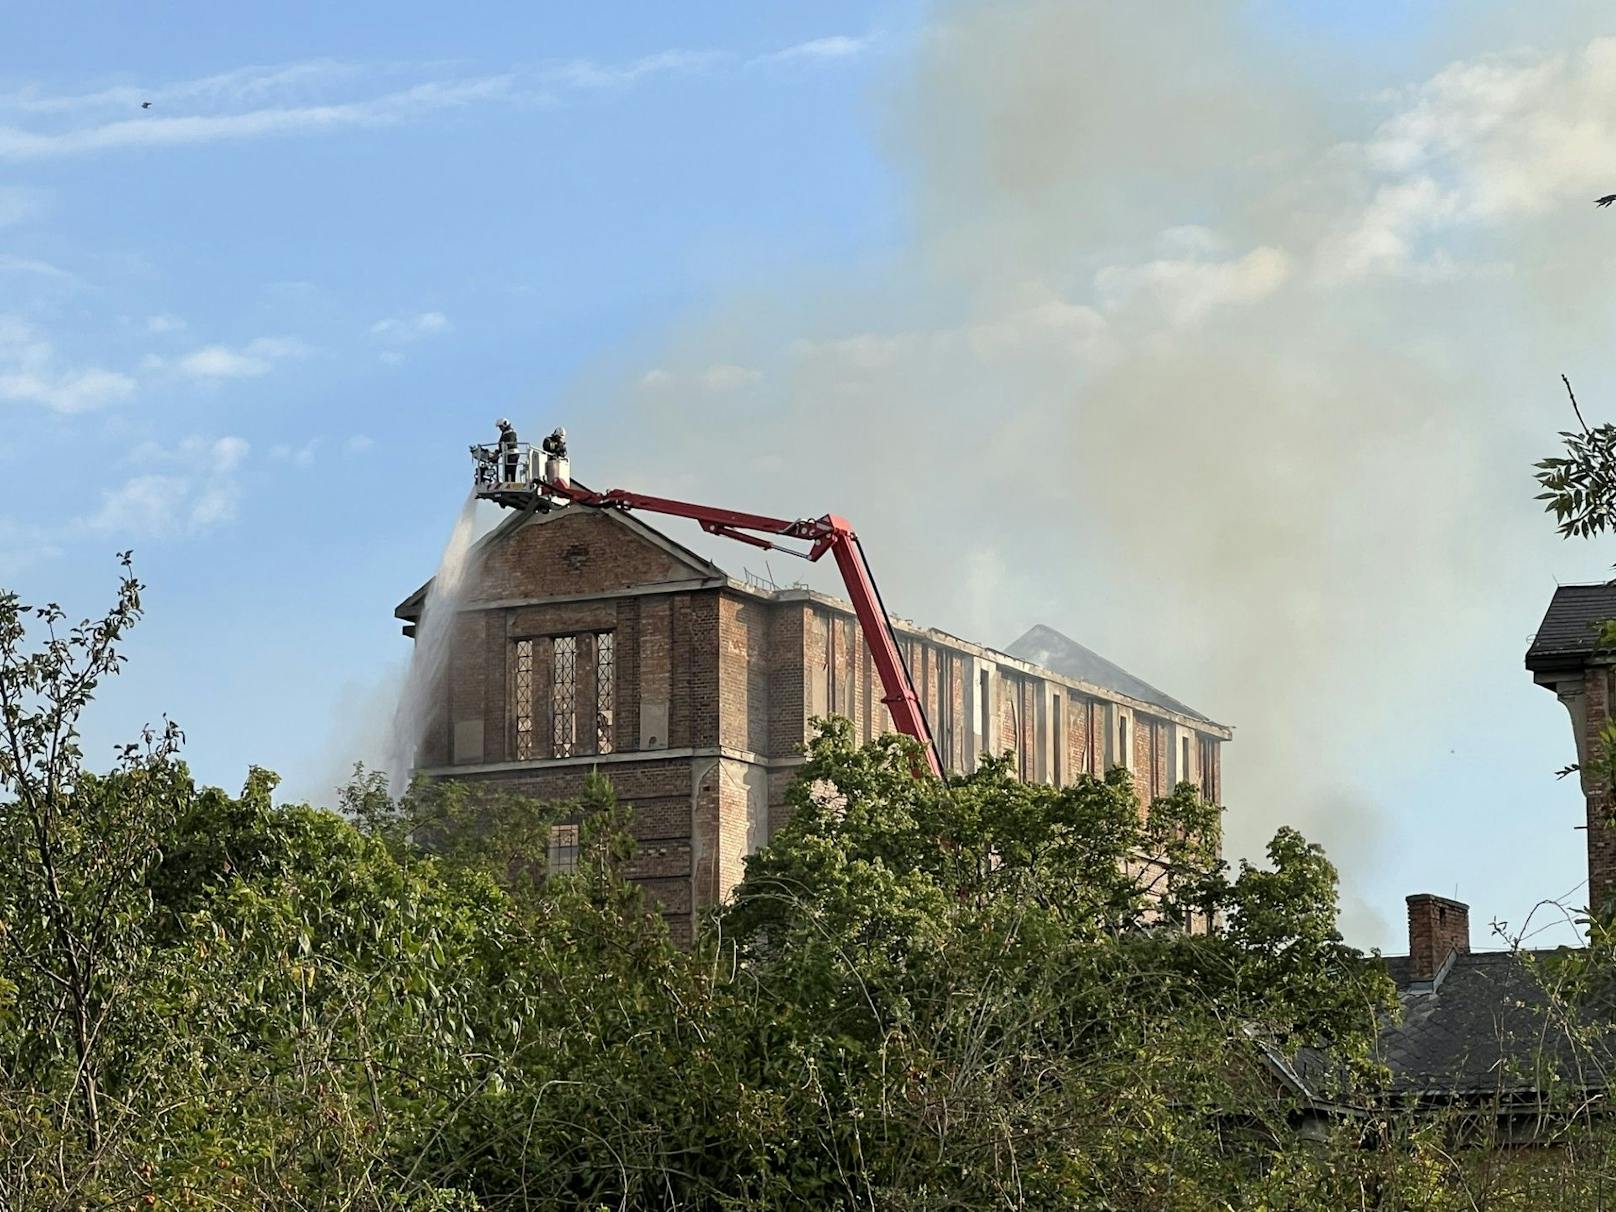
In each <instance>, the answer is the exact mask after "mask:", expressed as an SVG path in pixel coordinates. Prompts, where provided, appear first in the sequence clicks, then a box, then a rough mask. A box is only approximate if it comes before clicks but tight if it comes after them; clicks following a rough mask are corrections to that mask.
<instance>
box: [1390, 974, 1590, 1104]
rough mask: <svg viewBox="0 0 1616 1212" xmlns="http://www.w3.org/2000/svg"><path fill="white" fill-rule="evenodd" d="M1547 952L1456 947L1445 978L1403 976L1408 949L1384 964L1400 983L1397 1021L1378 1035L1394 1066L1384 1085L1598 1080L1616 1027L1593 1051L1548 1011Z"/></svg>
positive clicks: (1513, 1089)
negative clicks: (1576, 1040) (1466, 951)
mask: <svg viewBox="0 0 1616 1212" xmlns="http://www.w3.org/2000/svg"><path fill="white" fill-rule="evenodd" d="M1555 954H1556V952H1552V951H1527V952H1522V953H1520V954H1518V955H1517V954H1515V953H1513V952H1507V951H1503V952H1480V953H1475V954H1470V955H1455V956H1454V957H1453V960H1452V963H1451V964H1450V965H1449V966H1448V968H1447V971H1446V972H1445V973H1444V974H1443V975H1442V978H1441V980H1439V981H1437V982H1435V987H1434V988H1432V983H1431V982H1426V983H1425V984H1424V985H1421V984H1418V983H1416V982H1414V981H1412V980H1410V978H1409V961H1408V957H1406V956H1395V957H1390V958H1388V959H1387V961H1386V969H1387V972H1388V974H1389V975H1390V976H1391V978H1392V979H1393V980H1394V981H1395V982H1396V983H1397V994H1398V1000H1399V1001H1400V1002H1402V1005H1403V1016H1402V1021H1401V1022H1398V1023H1395V1024H1388V1025H1387V1026H1386V1027H1385V1028H1384V1029H1383V1030H1382V1031H1381V1032H1380V1036H1379V1039H1378V1040H1377V1042H1376V1048H1377V1051H1378V1053H1379V1056H1380V1059H1381V1060H1382V1061H1383V1062H1384V1063H1385V1064H1386V1066H1387V1068H1389V1069H1390V1070H1391V1074H1392V1077H1391V1084H1390V1088H1389V1089H1388V1091H1387V1092H1388V1093H1390V1094H1393V1095H1420V1096H1425V1097H1463V1096H1467V1095H1468V1096H1473V1095H1493V1094H1506V1095H1507V1094H1517V1095H1519V1094H1530V1093H1533V1092H1535V1091H1538V1090H1541V1089H1543V1088H1544V1087H1545V1086H1546V1085H1547V1084H1548V1083H1550V1082H1552V1081H1570V1082H1572V1084H1574V1085H1576V1086H1578V1087H1581V1088H1595V1089H1603V1088H1604V1087H1605V1086H1606V1084H1607V1081H1608V1076H1609V1064H1610V1062H1611V1060H1612V1059H1616V1051H1613V1050H1612V1048H1611V1046H1610V1045H1612V1044H1616V1035H1612V1036H1609V1037H1607V1038H1606V1039H1605V1040H1604V1041H1603V1042H1602V1044H1601V1045H1600V1046H1599V1048H1598V1049H1597V1054H1596V1055H1590V1054H1589V1052H1588V1051H1587V1050H1586V1049H1581V1048H1578V1047H1576V1046H1574V1045H1573V1043H1572V1040H1571V1039H1570V1037H1569V1036H1568V1034H1567V1033H1566V1031H1565V1030H1564V1028H1563V1027H1561V1026H1560V1025H1559V1022H1558V1020H1557V1018H1556V1016H1555V1015H1554V1013H1553V1009H1552V1005H1551V997H1550V994H1549V991H1548V988H1549V985H1550V984H1552V981H1553V979H1554V977H1553V972H1552V963H1551V964H1548V965H1547V966H1546V965H1545V961H1548V960H1550V959H1551V957H1553V956H1554V955H1555Z"/></svg>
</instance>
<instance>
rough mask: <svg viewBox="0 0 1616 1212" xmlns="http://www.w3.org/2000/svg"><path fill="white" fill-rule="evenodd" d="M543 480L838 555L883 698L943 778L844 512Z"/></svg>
mask: <svg viewBox="0 0 1616 1212" xmlns="http://www.w3.org/2000/svg"><path fill="white" fill-rule="evenodd" d="M543 487H544V489H545V491H546V492H549V493H551V494H553V495H554V496H558V497H566V498H567V499H568V500H571V501H573V502H575V503H576V504H579V505H591V506H594V507H595V508H597V509H623V510H632V509H643V510H645V511H646V512H648V513H661V514H668V515H670V516H672V517H679V518H690V519H692V520H694V521H696V522H698V523H700V525H701V528H702V529H703V530H705V531H706V532H707V533H708V534H717V535H723V536H724V537H725V538H729V539H738V540H739V541H740V542H742V543H750V544H751V545H752V546H753V547H762V548H764V549H766V550H770V551H783V552H786V553H788V554H790V555H795V556H801V557H803V558H804V559H808V560H818V559H820V558H821V557H823V556H824V555H825V553H826V552H829V553H830V554H831V555H833V556H835V557H836V567H837V568H838V569H839V570H840V571H841V574H842V581H843V583H844V584H845V585H846V586H847V596H848V597H849V598H851V599H852V602H853V612H854V614H856V615H857V616H858V621H859V627H860V628H861V629H862V630H863V632H864V641H865V643H867V644H868V645H869V646H870V659H871V662H872V663H873V664H874V665H875V670H876V673H877V674H878V675H879V677H880V678H881V689H882V695H881V701H882V702H883V703H885V704H886V707H887V711H888V712H890V713H891V715H892V722H893V725H894V726H895V727H896V728H897V730H898V731H899V732H901V733H903V734H904V735H905V736H911V737H913V738H914V739H915V740H917V741H919V742H920V746H921V748H922V749H924V750H925V753H926V762H927V764H928V765H929V766H930V768H931V772H932V773H933V774H934V775H936V776H937V777H938V778H942V777H943V766H942V762H941V761H940V760H939V758H938V756H937V745H936V743H935V742H934V741H933V740H932V735H931V725H930V724H928V723H927V722H926V713H925V710H924V709H923V708H922V707H921V705H920V696H919V695H917V694H916V693H915V684H914V680H913V679H912V678H911V677H910V676H909V667H908V666H907V665H906V664H904V660H903V653H902V652H901V651H900V650H899V648H898V641H897V637H896V636H895V635H894V634H893V631H892V620H891V619H890V618H889V617H888V616H887V612H886V607H885V606H884V605H883V604H882V602H881V591H880V590H879V589H877V588H876V584H875V578H874V577H873V576H871V575H870V564H869V561H868V560H866V559H865V558H864V548H863V547H861V546H860V545H859V541H858V535H856V534H854V533H853V527H852V526H851V525H849V524H848V522H847V520H846V519H845V518H839V517H836V516H835V515H834V514H826V515H825V516H824V517H822V518H799V519H797V520H796V521H794V522H793V521H787V520H786V519H784V518H771V517H766V516H764V515H762V514H755V513H738V512H736V511H734V510H731V509H714V508H712V507H710V506H707V505H692V504H690V503H689V502H688V501H674V500H669V499H668V498H667V497H652V496H646V495H644V494H642V493H637V492H627V491H625V490H623V489H621V488H615V489H613V490H612V491H610V492H590V491H588V490H587V489H584V488H580V487H578V486H577V485H575V484H549V483H547V484H545V485H544V486H543ZM765 535H772V536H775V537H776V538H783V539H802V540H804V541H806V542H808V543H810V544H812V546H810V547H809V549H808V550H807V551H806V552H803V551H796V550H793V549H792V548H790V547H781V546H780V545H779V544H778V543H776V542H774V541H773V539H769V538H765V537H763V536H765Z"/></svg>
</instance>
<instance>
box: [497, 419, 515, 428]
mask: <svg viewBox="0 0 1616 1212" xmlns="http://www.w3.org/2000/svg"><path fill="white" fill-rule="evenodd" d="M495 424H496V425H498V426H499V427H500V428H501V429H509V428H510V427H511V423H510V422H509V421H507V420H506V419H505V418H504V417H501V418H500V419H499V420H498V421H496V422H495Z"/></svg>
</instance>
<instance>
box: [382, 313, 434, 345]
mask: <svg viewBox="0 0 1616 1212" xmlns="http://www.w3.org/2000/svg"><path fill="white" fill-rule="evenodd" d="M448 331H449V317H448V316H446V315H444V314H443V313H442V312H441V311H423V312H417V313H416V314H414V315H409V316H390V317H388V318H387V319H385V320H377V321H376V323H374V324H372V325H371V326H370V332H371V335H372V336H375V337H380V338H381V339H382V340H384V341H392V342H396V343H402V342H406V341H418V340H420V339H421V338H422V337H433V336H437V335H439V334H441V333H445V332H448Z"/></svg>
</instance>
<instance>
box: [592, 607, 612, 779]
mask: <svg viewBox="0 0 1616 1212" xmlns="http://www.w3.org/2000/svg"><path fill="white" fill-rule="evenodd" d="M615 662H616V652H615V647H614V645H613V643H612V633H611V632H609V631H597V632H596V633H595V752H596V753H610V752H611V751H612V749H613V747H614V741H615V737H616V734H615V732H614V730H613V728H612V723H613V720H614V719H615V717H616V710H615V709H616V703H617V698H616V687H615V685H614V678H613V673H614V667H615Z"/></svg>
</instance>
